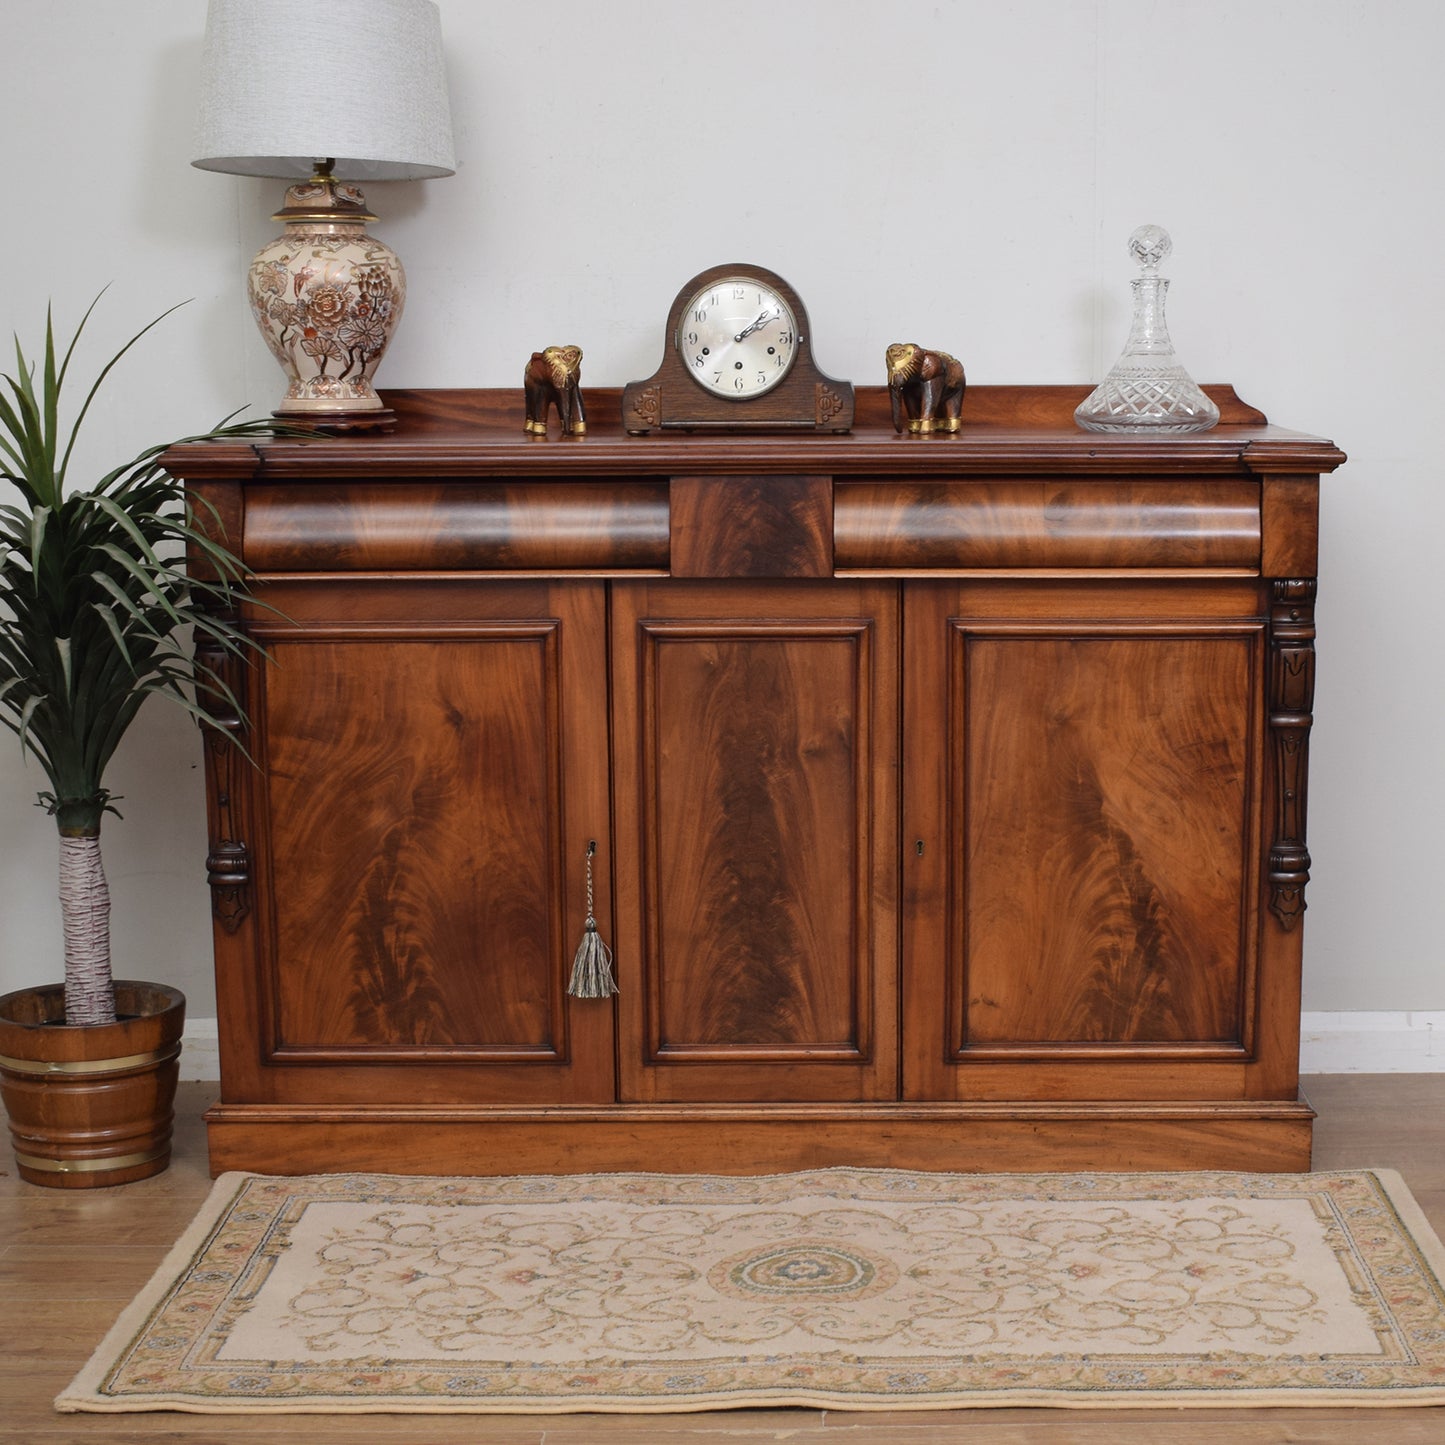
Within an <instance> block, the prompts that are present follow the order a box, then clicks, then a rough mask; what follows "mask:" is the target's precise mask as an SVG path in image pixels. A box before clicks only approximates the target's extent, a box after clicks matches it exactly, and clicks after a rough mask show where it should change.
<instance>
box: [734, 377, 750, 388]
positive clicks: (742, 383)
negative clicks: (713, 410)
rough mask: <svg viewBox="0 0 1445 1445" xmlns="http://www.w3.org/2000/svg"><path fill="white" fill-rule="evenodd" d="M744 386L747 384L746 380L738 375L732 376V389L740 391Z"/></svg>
mask: <svg viewBox="0 0 1445 1445" xmlns="http://www.w3.org/2000/svg"><path fill="white" fill-rule="evenodd" d="M746 386H747V382H745V381H744V380H743V379H742V377H740V376H735V377H733V390H734V391H742V390H743V389H744V388H745V387H746Z"/></svg>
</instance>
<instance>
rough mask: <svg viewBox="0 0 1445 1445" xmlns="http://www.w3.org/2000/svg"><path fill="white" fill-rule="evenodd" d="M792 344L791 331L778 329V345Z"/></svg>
mask: <svg viewBox="0 0 1445 1445" xmlns="http://www.w3.org/2000/svg"><path fill="white" fill-rule="evenodd" d="M792 344H793V333H792V332H791V331H780V332H779V333H778V345H779V346H791V345H792Z"/></svg>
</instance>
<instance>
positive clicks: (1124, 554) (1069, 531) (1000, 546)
mask: <svg viewBox="0 0 1445 1445" xmlns="http://www.w3.org/2000/svg"><path fill="white" fill-rule="evenodd" d="M833 558H834V565H835V566H836V567H837V568H838V569H839V570H843V571H850V570H855V569H861V570H867V569H886V570H889V571H892V570H907V569H911V568H917V569H929V570H942V571H955V570H956V571H968V570H973V569H978V568H999V567H1021V568H1071V567H1072V568H1101V567H1103V568H1116V567H1129V568H1148V569H1155V568H1165V569H1174V568H1195V567H1204V568H1221V569H1229V570H1231V571H1233V570H1246V571H1257V570H1258V568H1259V558H1260V493H1259V484H1258V483H1257V482H1253V481H1245V480H1240V481H1235V480H1228V481H1222V482H1213V481H1211V482H1190V481H1185V482H1167V481H1147V480H1146V481H1099V482H1094V481H1088V482H1055V481H1039V482H1030V481H1022V482H1021V481H999V482H917V483H914V482H902V483H890V482H883V481H878V482H873V481H859V482H842V483H839V485H838V486H837V488H836V489H835V491H834V494H833Z"/></svg>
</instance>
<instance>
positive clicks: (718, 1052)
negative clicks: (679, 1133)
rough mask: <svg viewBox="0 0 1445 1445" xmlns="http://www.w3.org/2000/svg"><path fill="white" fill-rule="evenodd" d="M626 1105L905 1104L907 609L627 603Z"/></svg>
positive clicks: (622, 611) (623, 634) (741, 593)
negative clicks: (902, 947)
mask: <svg viewBox="0 0 1445 1445" xmlns="http://www.w3.org/2000/svg"><path fill="white" fill-rule="evenodd" d="M612 629H613V631H612V637H613V646H612V654H613V717H614V723H613V725H614V768H615V783H614V805H615V809H616V819H617V839H616V849H617V898H616V903H617V974H618V981H619V984H620V987H621V990H622V992H621V994H620V996H619V999H618V1006H619V1010H620V1014H619V1016H620V1019H621V1027H622V1029H623V1034H622V1039H623V1047H622V1049H621V1051H620V1055H619V1082H620V1085H621V1097H622V1098H624V1099H626V1100H634V1101H647V1100H656V1101H697V1102H707V1101H716V1102H725V1103H729V1102H736V1101H786V1102H790V1103H796V1102H799V1101H807V1100H832V1099H836V1100H858V1099H892V1098H896V1097H897V1077H898V1074H897V1069H898V1063H897V1059H898V1049H897V1008H896V1000H897V982H896V980H897V968H898V927H897V877H898V866H897V852H896V848H897V748H898V631H899V606H898V589H897V586H896V584H892V583H871V584H870V583H842V582H840V583H832V582H826V583H819V582H812V583H802V584H799V583H787V582H774V583H767V582H748V583H732V582H682V581H676V580H671V581H666V582H659V583H643V582H629V583H615V584H614V588H613V611H612Z"/></svg>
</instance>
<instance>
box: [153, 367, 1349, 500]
mask: <svg viewBox="0 0 1445 1445" xmlns="http://www.w3.org/2000/svg"><path fill="white" fill-rule="evenodd" d="M1204 390H1205V391H1206V392H1207V393H1208V394H1209V395H1210V396H1211V397H1212V398H1213V399H1214V401H1215V403H1216V404H1217V405H1218V406H1219V409H1220V424H1219V425H1218V426H1217V427H1215V428H1213V429H1212V430H1210V431H1205V432H1194V433H1188V434H1185V435H1173V436H1152V435H1151V436H1132V435H1113V434H1106V433H1098V432H1086V431H1083V430H1081V429H1080V428H1079V427H1077V426H1076V425H1075V424H1074V420H1073V414H1074V408H1075V407H1076V406H1078V404H1079V403H1080V402H1081V401H1082V400H1083V399H1084V398H1085V397H1086V396H1087V395H1088V393H1089V391H1090V388H1089V387H1088V386H1027V387H1025V386H977V387H970V388H969V392H968V397H967V400H966V401H965V404H964V413H963V423H964V425H963V430H962V431H961V432H959V433H958V434H957V435H955V436H943V435H936V436H907V435H902V436H900V435H899V434H897V433H896V432H894V430H893V427H892V423H891V421H890V419H889V406H888V392H887V389H886V388H884V387H860V388H858V391H857V414H856V419H855V424H854V427H853V430H852V431H851V432H849V433H847V434H845V435H831V434H816V433H813V432H808V431H792V432H776V431H759V432H742V433H716V432H705V431H696V432H683V431H669V432H663V433H653V434H650V435H647V436H630V435H628V434H627V432H625V431H624V430H623V427H622V423H621V391H620V389H617V388H596V389H587V390H586V392H585V396H586V401H587V423H588V431H587V434H586V435H585V436H581V437H563V436H561V435H560V434H559V432H558V429H557V425H556V421H555V419H554V420H553V426H552V432H551V434H550V435H549V436H547V437H545V438H543V437H537V436H529V435H527V434H526V433H525V432H524V430H523V420H524V413H523V400H522V392H521V389H520V388H519V387H518V388H506V389H495V390H463V389H457V390H399V391H388V392H386V393H385V394H384V398H383V399H384V400H385V401H386V403H387V404H388V405H389V406H390V407H391V408H392V409H393V410H394V411H395V412H396V413H397V417H398V422H397V427H396V430H395V431H393V432H390V433H386V434H368V435H361V436H356V437H340V438H320V439H317V440H315V441H311V440H293V439H278V440H275V441H269V442H263V443H259V444H256V445H249V444H241V443H235V442H214V443H212V442H205V443H192V444H188V445H185V446H182V447H177V448H173V449H172V450H171V451H169V452H167V453H165V455H164V456H163V457H162V459H161V460H162V463H163V465H165V466H166V467H167V469H168V470H170V471H171V472H173V473H175V474H176V475H179V476H182V477H185V478H187V479H189V480H196V481H203V480H209V479H216V480H225V479H230V480H240V479H244V478H258V479H265V480H276V481H281V480H305V479H307V478H322V477H324V478H326V479H330V480H344V479H348V478H349V479H356V480H361V479H369V478H379V477H380V478H386V479H389V480H393V479H402V478H406V477H422V476H425V477H431V478H438V477H447V476H470V477H485V476H517V475H520V474H526V475H527V476H529V477H547V476H555V477H559V478H566V477H574V478H580V477H587V478H598V477H617V476H639V475H642V476H674V475H683V476H688V475H693V476H695V475H726V474H737V475H760V474H766V473H770V472H772V473H776V472H788V473H795V474H796V473H810V474H832V475H852V476H883V477H889V478H907V477H911V476H938V475H940V474H942V473H946V474H950V475H957V476H980V475H988V476H1007V475H1020V474H1029V475H1041V474H1045V475H1046V474H1048V473H1052V472H1069V473H1070V474H1073V475H1087V474H1096V475H1101V476H1116V477H1117V476H1129V475H1134V476H1139V475H1148V476H1151V477H1156V478H1163V479H1167V478H1169V477H1170V476H1185V475H1189V476H1194V477H1198V476H1200V475H1208V474H1213V475H1219V476H1252V475H1264V474H1270V475H1278V474H1297V475H1319V474H1321V473H1324V472H1330V471H1333V470H1334V469H1335V468H1336V467H1338V466H1339V465H1340V464H1341V463H1342V462H1343V461H1344V460H1345V454H1344V453H1343V452H1342V451H1340V449H1339V448H1338V447H1336V446H1335V445H1334V443H1333V442H1330V441H1327V440H1325V439H1323V438H1321V437H1315V436H1309V435H1306V434H1304V433H1300V432H1294V431H1288V430H1286V429H1284V428H1282V427H1275V426H1271V425H1270V424H1269V422H1268V420H1267V419H1266V417H1265V416H1264V414H1263V413H1262V412H1260V411H1258V410H1257V409H1255V408H1254V407H1251V406H1249V405H1248V404H1247V403H1245V402H1243V401H1241V400H1240V398H1239V397H1238V396H1236V395H1235V392H1234V389H1233V387H1231V386H1226V385H1220V386H1206V387H1205V388H1204Z"/></svg>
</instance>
